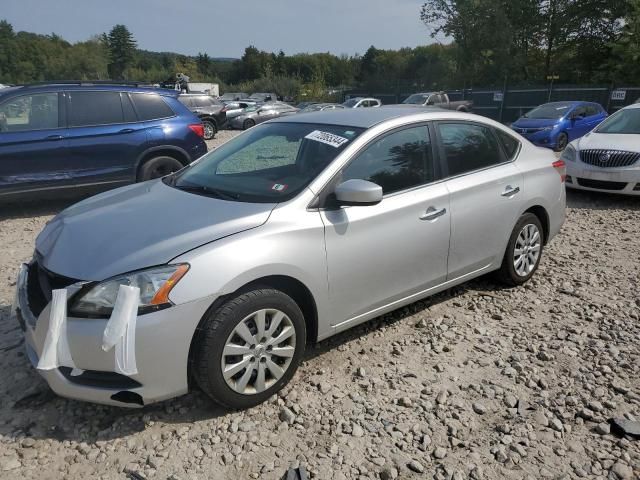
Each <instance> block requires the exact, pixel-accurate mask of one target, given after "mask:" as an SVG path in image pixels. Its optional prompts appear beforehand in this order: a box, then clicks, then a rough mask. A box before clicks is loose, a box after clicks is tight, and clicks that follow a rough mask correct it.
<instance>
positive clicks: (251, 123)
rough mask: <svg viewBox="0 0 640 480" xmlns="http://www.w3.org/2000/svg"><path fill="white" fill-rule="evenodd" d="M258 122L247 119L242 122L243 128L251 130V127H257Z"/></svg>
mask: <svg viewBox="0 0 640 480" xmlns="http://www.w3.org/2000/svg"><path fill="white" fill-rule="evenodd" d="M255 125H256V122H254V121H253V120H251V119H248V120H245V121H244V123H243V124H242V129H243V130H249V129H250V128H251V127H255Z"/></svg>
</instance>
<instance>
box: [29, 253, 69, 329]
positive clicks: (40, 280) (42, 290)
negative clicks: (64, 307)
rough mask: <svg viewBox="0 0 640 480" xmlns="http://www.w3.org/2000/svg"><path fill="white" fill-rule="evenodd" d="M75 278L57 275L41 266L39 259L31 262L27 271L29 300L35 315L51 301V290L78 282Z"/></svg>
mask: <svg viewBox="0 0 640 480" xmlns="http://www.w3.org/2000/svg"><path fill="white" fill-rule="evenodd" d="M77 281H78V280H74V279H73V278H68V277H63V276H62V275H56V274H55V273H52V272H50V271H48V270H47V269H45V268H43V267H41V266H40V264H39V263H38V262H37V261H35V260H34V261H33V262H31V263H30V264H29V271H28V272H27V301H28V302H29V308H30V309H31V313H33V316H34V317H36V318H37V317H38V316H39V315H40V314H41V313H42V310H44V308H45V307H46V306H47V304H48V303H49V302H50V301H51V291H52V290H56V289H60V288H66V287H68V286H69V285H72V284H74V283H76V282H77Z"/></svg>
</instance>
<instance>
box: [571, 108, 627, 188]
mask: <svg viewBox="0 0 640 480" xmlns="http://www.w3.org/2000/svg"><path fill="white" fill-rule="evenodd" d="M561 158H562V160H564V161H565V162H566V165H567V180H566V184H567V187H569V188H577V189H580V190H591V191H600V192H609V193H622V194H625V195H640V104H633V105H629V106H628V107H625V108H623V109H622V110H620V111H618V112H617V113H615V114H614V115H611V116H610V117H609V118H608V119H606V120H605V121H604V122H602V123H601V124H600V125H599V126H598V127H597V128H595V129H594V130H593V131H591V132H590V133H588V134H587V135H585V136H584V137H582V138H580V139H578V140H574V141H573V142H571V143H570V144H569V145H568V146H567V148H566V149H565V150H564V152H563V153H562V157H561Z"/></svg>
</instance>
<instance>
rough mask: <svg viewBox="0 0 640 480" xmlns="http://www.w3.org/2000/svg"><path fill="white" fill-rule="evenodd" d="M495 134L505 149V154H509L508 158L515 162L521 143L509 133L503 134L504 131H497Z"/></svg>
mask: <svg viewBox="0 0 640 480" xmlns="http://www.w3.org/2000/svg"><path fill="white" fill-rule="evenodd" d="M495 132H496V134H497V135H498V139H499V140H500V144H501V145H502V147H503V148H504V153H506V154H507V158H508V159H509V160H513V158H514V157H515V156H516V153H518V147H519V146H520V142H519V141H518V140H516V139H515V138H513V137H512V136H511V135H509V134H508V133H505V132H503V131H502V130H498V129H495Z"/></svg>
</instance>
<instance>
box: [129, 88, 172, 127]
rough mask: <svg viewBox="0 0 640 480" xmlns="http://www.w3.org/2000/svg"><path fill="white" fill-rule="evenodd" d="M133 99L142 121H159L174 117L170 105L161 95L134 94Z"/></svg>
mask: <svg viewBox="0 0 640 480" xmlns="http://www.w3.org/2000/svg"><path fill="white" fill-rule="evenodd" d="M131 98H132V100H133V104H134V105H135V106H136V110H137V111H138V117H139V118H140V120H143V121H144V120H157V119H159V118H167V117H172V116H173V115H174V113H173V110H171V108H169V105H167V104H166V103H165V101H164V99H163V98H162V97H161V96H160V95H153V94H148V93H133V94H131Z"/></svg>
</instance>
